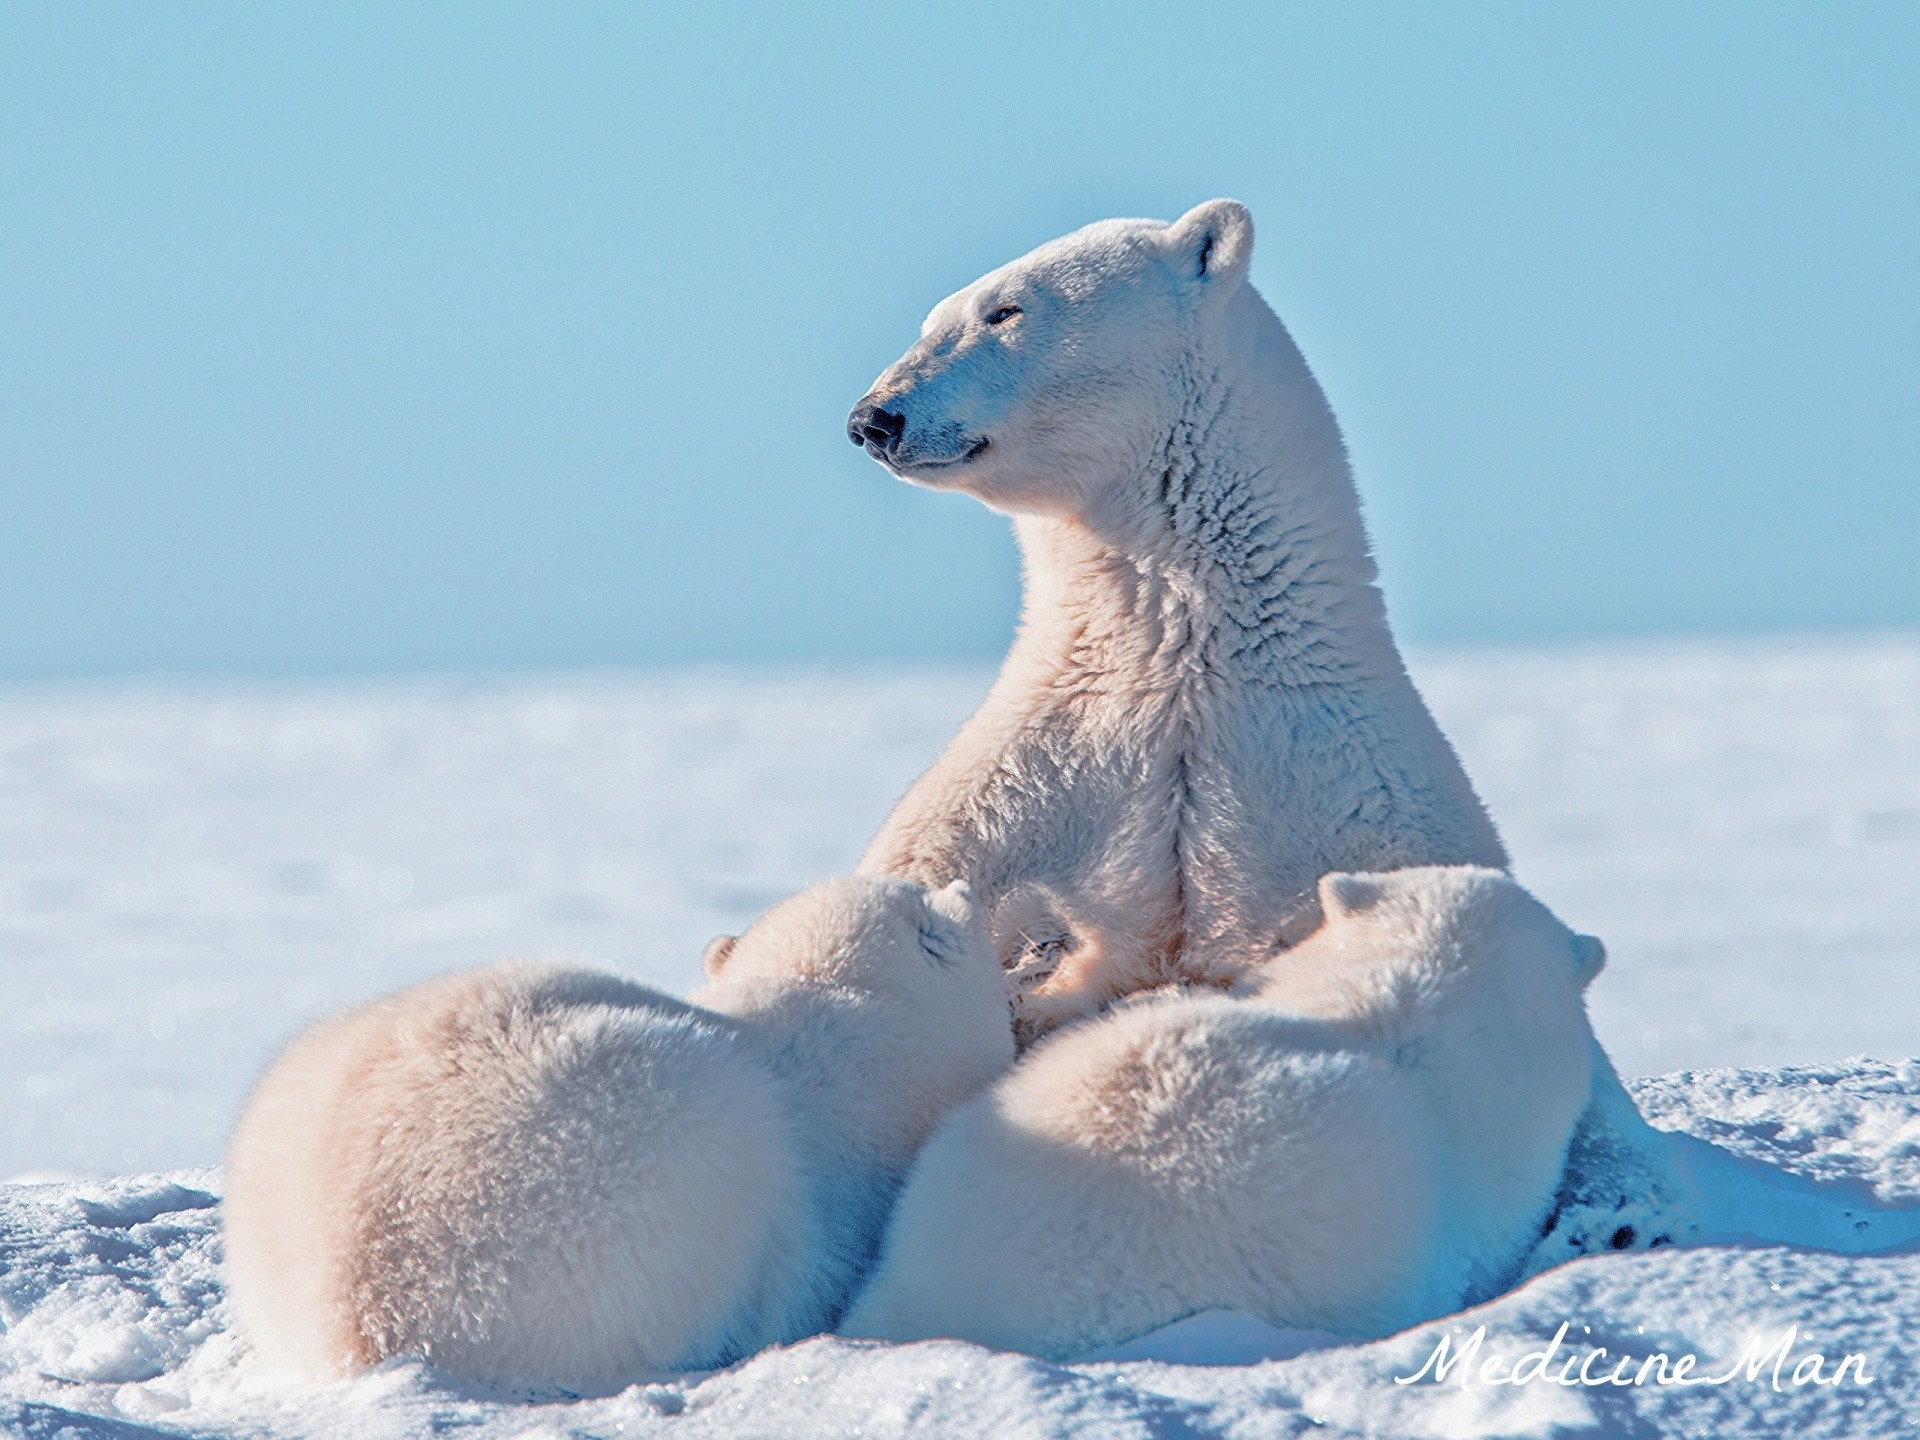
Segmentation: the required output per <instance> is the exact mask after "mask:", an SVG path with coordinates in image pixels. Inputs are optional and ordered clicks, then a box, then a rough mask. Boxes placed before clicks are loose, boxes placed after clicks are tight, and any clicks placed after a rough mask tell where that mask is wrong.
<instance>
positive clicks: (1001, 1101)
mask: <svg viewBox="0 0 1920 1440" xmlns="http://www.w3.org/2000/svg"><path fill="white" fill-rule="evenodd" d="M1319 898H1320V901H1321V906H1322V909H1323V911H1324V913H1325V915H1326V923H1325V925H1324V926H1323V927H1322V929H1321V930H1319V931H1318V932H1317V933H1315V934H1314V935H1313V936H1311V937H1309V938H1308V939H1306V940H1305V941H1304V942H1303V943H1301V944H1300V945H1299V946H1298V947H1296V948H1295V949H1293V950H1291V951H1289V952H1288V953H1287V954H1286V955H1285V956H1284V957H1282V958H1281V959H1280V960H1278V961H1276V962H1275V963H1274V964H1273V965H1272V966H1271V967H1269V968H1268V969H1267V970H1266V971H1265V972H1263V973H1262V974H1261V975H1260V976H1259V977H1257V980H1256V982H1255V983H1257V986H1258V988H1257V991H1256V993H1255V996H1254V998H1251V999H1244V1000H1234V999H1225V998H1219V997H1211V996H1209V997H1201V998H1193V997H1178V998H1165V999H1162V998H1146V999H1143V1000H1141V1001H1140V1002H1137V1003H1134V1004H1131V1005H1124V1006H1122V1007H1120V1008H1119V1009H1118V1010H1116V1011H1115V1012H1114V1013H1113V1014H1112V1015H1110V1016H1109V1017H1107V1018H1105V1019H1103V1020H1101V1021H1099V1022H1098V1023H1094V1024H1088V1025H1081V1026H1076V1027H1073V1028H1071V1029H1069V1030H1067V1031H1065V1032H1064V1033H1062V1034H1060V1035H1058V1036H1056V1037H1054V1038H1052V1039H1049V1040H1047V1041H1045V1042H1043V1043H1042V1044H1041V1045H1039V1046H1038V1047H1037V1048H1036V1049H1034V1050H1033V1051H1032V1052H1031V1053H1029V1054H1028V1056H1027V1057H1026V1058H1025V1059H1023V1060H1022V1061H1021V1063H1020V1064H1019V1065H1018V1066H1017V1067H1016V1068H1015V1069H1014V1070H1013V1071H1012V1072H1011V1073H1010V1074H1009V1075H1007V1076H1006V1077H1005V1078H1004V1079H1002V1080H1001V1081H1000V1082H999V1083H998V1084H997V1085H995V1086H994V1087H993V1088H991V1089H990V1090H988V1091H986V1092H984V1093H983V1094H981V1095H978V1096H976V1097H975V1098H974V1099H973V1100H971V1101H969V1102H968V1103H967V1104H965V1105H963V1106H962V1107H960V1108H959V1109H958V1110H956V1111H955V1112H954V1113H953V1114H952V1115H951V1116H949V1117H948V1119H947V1120H946V1122H945V1123H944V1124H943V1125H942V1126H941V1128H940V1129H939V1130H938V1131H936V1132H935V1134H934V1137H933V1139H932V1140H930V1141H929V1142H928V1143H927V1146H926V1148H925V1149H924V1150H923V1151H922V1152H921V1156H920V1159H919V1161H918V1162H917V1164H916V1165H915V1168H914V1171H913V1175H912V1177H911V1179H910V1180H909V1181H908V1183H907V1187H906V1189H905V1191H904V1192H903V1193H902V1195H901V1197H900V1201H899V1204H898V1206H897V1208H896V1209H895V1212H894V1218H893V1221H892V1223H891V1225H890V1227H889V1229H888V1234H887V1241H886V1247H885V1250H884V1252H883V1255H882V1259H881V1262H880V1265H879V1266H878V1267H877V1269H876V1271H875V1274H874V1278H873V1280H872V1282H871V1283H870V1285H869V1286H868V1288H867V1290H866V1291H865V1292H864V1293H863V1295H862V1296H861V1298H860V1300H859V1301H858V1302H857V1303H856V1304H855V1306H854V1308H853V1310H852V1312H851V1313H850V1314H849V1316H848V1319H847V1323H846V1325H845V1326H844V1327H843V1330H844V1333H846V1334H850V1335H862V1336H873V1337H880V1338H886V1339H894V1340H911V1339H922V1338H929V1337H934V1336H948V1337H954V1338H958V1339H964V1340H971V1341H975V1342H977V1343H980V1344H986V1345H992V1346H996V1347H1001V1348H1006V1349H1017V1350H1024V1351H1027V1352H1029V1353H1032V1354H1037V1355H1041V1356H1046V1357H1051V1358H1056V1359H1066V1358H1071V1357H1073V1356H1076V1355H1082V1354H1086V1353H1087V1352H1089V1351H1092V1350H1095V1349H1098V1348H1100V1347H1103V1346H1108V1345H1112V1344H1115V1343H1118V1342H1120V1341H1123V1340H1126V1339H1129V1338H1131V1337H1133V1336H1136V1335H1140V1334H1143V1333H1145V1332H1146V1331H1149V1330H1152V1329H1154V1328H1156V1327H1158V1326H1160V1325H1164V1324H1167V1323H1169V1322H1171V1321H1174V1320H1177V1319H1179V1318H1181V1317H1182V1316H1184V1315H1188V1314H1192V1313H1194V1312H1196V1311H1200V1310H1205V1309H1211V1308H1232V1309H1239V1310H1245V1311H1249V1312H1251V1313H1253V1314H1255V1315H1258V1316H1259V1317H1261V1318H1262V1319H1264V1320H1266V1321H1267V1322H1268V1323H1270V1324H1274V1325H1280V1326H1298V1327H1303V1328H1309V1329H1319V1330H1328V1331H1332V1332H1334V1333H1336V1334H1341V1335H1350V1336H1378V1335H1385V1334H1389V1333H1391V1332H1393V1331H1395V1330H1398V1329H1401V1328H1403V1327H1405V1326H1407V1325H1411V1324H1413V1323H1415V1322H1417V1321H1420V1320H1423V1319H1426V1318H1429V1317H1432V1316H1435V1315H1441V1314H1445V1313H1448V1312H1450V1311H1452V1310H1455V1309H1457V1308H1459V1307H1460V1306H1461V1305H1462V1304H1463V1303H1468V1302H1472V1301H1475V1300H1479V1299H1483V1298H1486V1297H1488V1296H1490V1295H1493V1294H1496V1293H1498V1291H1499V1290H1500V1289H1501V1288H1503V1287H1504V1286H1505V1285H1507V1284H1510V1283H1511V1282H1512V1280H1513V1279H1514V1278H1515V1276H1516V1275H1517V1273H1518V1271H1519V1269H1520V1266H1521V1263H1522V1261H1523V1259H1524V1257H1525V1255H1526V1253H1527V1251H1528V1250H1529V1248H1530V1247H1531V1245H1532V1244H1533V1242H1534V1241H1535V1240H1536V1239H1537V1237H1538V1235H1539V1233H1540V1227H1541V1222H1542V1220H1543V1219H1544V1218H1545V1216H1546V1215H1547V1212H1548V1209H1549V1207H1550V1205H1551V1203H1552V1198H1553V1193H1554V1184H1555V1181H1556V1180H1557V1178H1558V1177H1559V1174H1560V1169H1561V1165H1562V1163H1563V1161H1564V1159H1565V1155H1566V1150H1567V1144H1568V1138H1569V1136H1570V1134H1571V1132H1572V1130H1573V1125H1574V1121H1575V1118H1576V1116H1577V1115H1578V1114H1579V1112H1580V1109H1581V1106H1582V1105H1583V1104H1584V1103H1585V1100H1586V1097H1587V1092H1588V1088H1589V1085H1590V1083H1591V1059H1590V1056H1591V1053H1592V1051H1591V1034H1592V1032H1591V1031H1590V1029H1589V1028H1588V1024H1587V1018H1586V1009H1585V1005H1584V1002H1583V997H1582V992H1583V990H1584V988H1585V986H1586V984H1587V982H1588V981H1589V980H1591V979H1592V977H1593V975H1594V974H1595V973H1597V971H1598V970H1599V968H1600V964H1601V961H1602V956H1603V953H1604V952H1602V951H1601V949H1600V947H1599V942H1597V941H1594V940H1591V939H1589V938H1587V937H1584V936H1576V935H1574V934H1573V933H1572V932H1570V931H1569V930H1567V929H1566V928H1565V927H1564V926H1562V925H1561V924H1560V923H1559V922H1558V921H1557V920H1555V919H1554V918H1553V917H1552V916H1551V915H1550V914H1548V913H1547V911H1546V909H1545V908H1544V907H1543V906H1541V905H1540V904H1539V902H1538V901H1536V900H1534V899H1533V898H1532V897H1531V896H1529V895H1527V894H1526V892H1525V891H1523V890H1522V889H1520V887H1519V886H1518V885H1516V884H1515V883H1514V882H1513V881H1512V880H1511V879H1509V878H1507V877H1506V876H1505V875H1502V874H1500V873H1498V872H1496V871H1491V870H1484V869H1477V868H1472V867H1450V868H1426V869H1414V870H1404V871H1399V872H1395V873H1392V874H1386V875H1335V876H1330V877H1328V878H1327V879H1326V880H1325V881H1323V882H1322V884H1321V886H1320V887H1319Z"/></svg>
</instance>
